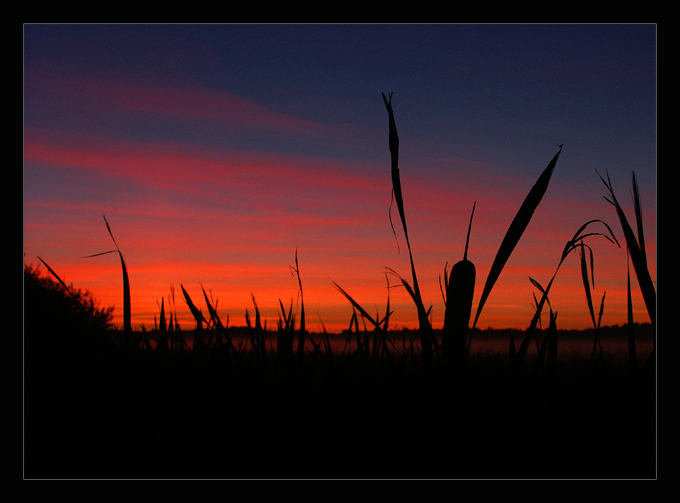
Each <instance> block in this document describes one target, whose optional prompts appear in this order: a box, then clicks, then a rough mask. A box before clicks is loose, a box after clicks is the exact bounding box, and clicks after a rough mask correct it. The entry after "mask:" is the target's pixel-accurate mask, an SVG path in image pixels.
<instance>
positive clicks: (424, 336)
mask: <svg viewBox="0 0 680 503" xmlns="http://www.w3.org/2000/svg"><path fill="white" fill-rule="evenodd" d="M382 97H383V101H384V102H385V107H386V108H387V113H388V116H389V120H388V125H389V149H390V156H391V165H392V192H393V194H394V199H395V200H396V202H397V208H398V209H399V217H400V218H401V224H402V227H403V228H404V237H405V238H406V246H407V248H408V254H409V260H410V262H411V275H412V276H413V295H412V298H413V301H414V303H415V304H416V310H417V312H418V323H419V325H420V337H421V346H422V352H423V358H424V359H425V360H430V359H431V358H432V351H433V344H434V334H433V332H432V325H431V324H430V320H429V319H428V316H427V311H426V310H425V306H424V304H423V300H422V297H421V295H420V287H419V286H418V279H417V277H416V269H415V266H414V264H413V254H412V253H411V243H410V242H409V239H408V229H407V227H406V215H405V213H404V199H403V197H402V191H401V180H400V178H399V135H398V134H397V125H396V121H395V119H394V111H393V109H392V93H390V94H389V99H388V97H386V96H385V93H382Z"/></svg>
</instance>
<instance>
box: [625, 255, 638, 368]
mask: <svg viewBox="0 0 680 503" xmlns="http://www.w3.org/2000/svg"><path fill="white" fill-rule="evenodd" d="M626 269H627V271H626V272H627V283H626V287H627V289H628V303H627V304H628V305H627V307H628V361H629V366H630V370H631V373H632V374H633V375H634V374H635V372H636V371H637V355H636V351H635V327H634V325H633V297H632V294H631V289H630V254H627V256H626Z"/></svg>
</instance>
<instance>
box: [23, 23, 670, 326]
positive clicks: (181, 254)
mask: <svg viewBox="0 0 680 503" xmlns="http://www.w3.org/2000/svg"><path fill="white" fill-rule="evenodd" d="M23 78H24V95H23V105H24V107H23V110H24V117H23V120H24V164H23V194H24V203H23V221H24V225H23V234H24V235H23V239H24V263H26V264H33V265H34V266H38V265H39V264H40V261H39V260H38V258H37V257H41V258H42V259H43V260H45V261H46V262H47V263H48V264H49V265H50V266H51V267H52V268H53V269H54V270H55V271H56V272H57V273H58V274H59V275H60V276H61V277H62V278H63V279H64V280H65V281H66V282H67V283H73V285H74V286H75V287H76V288H80V289H83V290H89V291H90V292H92V294H93V295H94V297H95V298H96V299H98V300H99V301H100V302H101V304H102V305H113V306H115V311H114V321H115V322H116V323H117V324H121V323H122V312H123V307H122V303H123V293H122V275H121V267H120V262H119V260H118V257H117V255H114V254H109V255H103V256H99V257H94V258H83V257H85V256H88V255H92V254H95V253H99V252H103V251H107V250H111V249H113V248H114V245H113V242H112V240H111V238H110V236H109V234H108V232H107V230H106V226H105V223H104V219H103V217H102V215H105V216H106V219H107V220H108V222H109V224H110V226H111V230H112V231H113V235H114V237H115V239H116V242H117V243H118V245H119V247H120V250H121V251H122V253H123V255H124V257H125V260H126V262H127V266H128V271H129V275H130V286H131V298H132V324H133V327H134V328H139V327H140V326H141V325H142V324H143V325H145V326H146V328H152V327H153V323H154V321H153V317H154V314H155V315H157V314H158V312H159V309H158V305H159V304H160V301H161V299H162V298H165V302H166V305H167V302H168V297H169V295H170V292H171V288H172V287H174V289H175V303H176V311H177V314H178V315H179V318H180V321H181V323H182V326H183V328H192V326H193V322H192V318H191V315H190V312H189V309H188V308H187V306H186V304H185V303H184V300H183V298H182V295H181V290H180V285H183V286H184V288H185V289H186V290H187V291H188V292H189V293H190V294H191V295H192V297H193V299H194V301H195V302H196V303H197V304H198V306H199V307H201V308H202V309H203V311H204V313H206V312H207V309H206V308H205V304H204V302H203V297H202V295H203V294H202V291H201V285H202V286H203V287H204V288H205V290H206V291H207V292H212V295H213V297H215V298H217V299H218V311H219V313H220V314H221V315H222V316H223V318H225V319H226V317H227V316H229V323H230V325H231V326H235V325H244V324H245V319H244V314H245V310H246V308H248V309H250V310H251V312H252V300H251V295H253V296H254V297H255V299H256V301H257V304H258V306H259V307H260V309H261V311H262V313H263V315H264V316H265V317H266V318H267V319H268V325H269V326H271V327H272V328H275V324H276V310H277V307H278V302H279V299H281V300H282V302H283V303H284V305H286V306H288V305H289V304H290V302H291V299H292V300H293V302H296V296H297V290H298V285H297V278H296V277H294V276H293V275H292V274H291V268H290V266H291V265H294V263H295V252H296V249H297V250H298V261H299V270H300V275H301V279H302V286H303V289H304V301H305V311H306V315H307V325H308V328H309V329H310V330H320V329H321V324H320V323H321V322H323V323H324V325H325V327H326V328H327V329H328V330H329V331H340V330H342V329H344V328H346V327H347V326H348V324H349V320H350V317H351V315H352V308H351V305H350V304H349V303H348V301H347V300H346V299H345V298H344V297H343V296H342V295H341V294H340V293H339V292H338V291H337V290H336V289H335V287H334V286H333V283H332V282H333V281H334V282H336V283H338V284H339V285H340V286H342V288H343V289H345V290H346V291H347V292H348V293H349V294H350V295H352V296H353V297H354V298H355V299H356V300H357V301H358V302H360V303H361V304H362V305H364V306H365V307H366V308H367V309H368V310H369V312H371V311H373V312H375V310H376V309H377V310H379V311H380V313H383V312H384V310H385V305H386V301H387V296H388V290H387V288H386V286H387V279H389V282H390V285H391V286H396V285H397V284H398V280H397V278H395V277H393V276H388V277H387V278H386V275H385V273H386V267H389V268H392V269H394V270H396V271H397V272H399V273H400V274H401V275H402V276H404V277H405V278H408V279H409V280H410V267H409V261H408V253H407V251H406V242H405V240H404V235H403V231H402V229H401V225H400V224H399V219H398V214H397V209H396V206H393V207H392V217H393V221H394V225H395V230H396V239H395V236H394V235H393V233H392V228H391V226H390V219H389V210H390V202H391V188H392V185H391V177H390V153H389V150H388V115H387V111H386V109H385V105H384V103H383V100H382V97H381V92H385V93H388V92H393V93H394V95H393V98H392V105H393V107H394V113H395V117H396V123H397V128H398V131H399V138H400V173H401V182H402V187H403V195H404V204H405V211H406V220H407V224H408V228H409V238H410V241H411V247H412V250H413V258H414V262H415V267H416V271H417V273H418V280H419V283H420V287H421V290H422V294H423V300H424V301H425V303H426V305H433V306H434V307H433V310H432V322H433V325H434V326H435V328H439V327H441V325H442V323H443V313H444V304H443V300H442V295H441V293H440V289H439V277H440V275H441V274H442V273H443V271H444V266H445V264H446V263H447V262H448V264H449V265H452V264H454V263H455V262H457V261H458V260H460V259H462V257H463V249H464V246H465V237H466V233H467V227H468V222H469V217H470V212H471V210H472V206H473V203H475V201H476V210H475V215H474V220H473V223H472V231H471V235H470V245H469V256H468V258H469V259H470V260H471V261H472V262H473V263H474V264H475V266H476V269H477V282H476V286H475V296H474V302H473V315H474V310H475V309H476V305H477V303H478V301H479V296H480V294H481V292H482V289H483V286H484V281H485V280H486V277H487V274H488V271H489V268H490V267H491V264H492V262H493V259H494V256H495V254H496V252H497V250H498V247H499V245H500V243H501V241H502V239H503V236H504V235H505V232H506V230H507V229H508V226H509V224H510V222H511V221H512V219H513V217H514V216H515V213H516V212H517V210H518V209H519V207H520V205H521V203H522V201H523V200H524V197H525V196H526V195H527V193H528V192H529V190H530V189H531V187H532V185H533V184H534V182H535V181H536V179H537V178H538V176H539V175H540V174H541V172H542V171H543V169H544V168H545V167H546V166H547V165H548V163H549V162H550V160H551V159H552V158H553V156H554V155H555V153H556V152H557V151H558V144H564V147H563V150H562V154H561V156H560V158H559V160H558V162H557V167H556V169H555V171H554V174H553V177H552V180H551V183H550V186H549V188H548V191H547V193H546V195H545V197H544V199H543V201H542V202H541V204H540V206H539V207H538V209H537V211H536V213H535V215H534V217H533V220H532V221H531V223H530V225H529V227H528V229H527V231H526V233H525V234H524V236H523V237H522V240H521V241H520V242H519V244H518V246H517V248H516V249H515V251H514V253H513V255H512V256H511V257H510V260H509V261H508V264H507V266H506V268H505V269H504V270H503V272H502V274H501V276H500V278H499V280H498V283H497V284H496V286H495V288H494V290H493V291H492V292H491V295H490V296H489V298H488V300H487V302H486V305H485V307H484V311H483V313H482V315H481V317H480V320H479V324H478V326H479V327H480V328H486V327H489V326H491V327H494V328H503V327H517V328H526V327H527V326H528V325H529V322H530V320H531V317H532V315H533V308H532V303H533V297H532V294H533V293H535V292H537V290H536V288H535V287H534V286H533V285H532V284H531V282H530V281H529V278H530V277H531V278H534V279H535V280H537V281H538V282H540V283H542V284H544V285H546V284H547V283H548V282H549V280H550V278H551V277H552V275H553V273H554V272H555V268H556V267H557V264H558V262H559V259H560V254H561V252H562V249H563V247H564V245H565V243H566V242H567V241H568V240H569V239H570V238H571V237H572V236H573V234H574V233H575V232H576V230H577V229H578V228H579V227H580V226H581V224H583V223H585V222H586V221H588V220H591V219H602V220H604V221H606V222H607V223H609V224H610V225H611V227H612V229H613V231H614V233H615V235H616V237H617V238H618V239H619V240H620V241H621V243H622V247H621V248H617V247H616V246H615V245H612V244H611V243H609V242H608V241H606V240H605V239H603V238H601V237H598V236H594V237H592V238H591V239H590V240H589V241H588V242H589V244H590V245H591V246H592V249H593V252H594V267H595V288H594V291H593V297H594V301H595V303H596V310H597V308H598V307H599V303H600V299H601V298H602V295H603V294H604V292H606V300H605V309H604V316H603V319H602V323H603V324H605V325H613V324H623V323H625V322H626V250H625V244H624V243H625V241H624V239H623V234H622V232H621V227H620V225H619V222H618V219H617V217H616V212H615V210H614V208H613V207H612V206H611V205H610V204H608V203H607V201H605V200H604V198H603V196H605V195H606V194H607V190H606V188H605V187H604V185H603V184H602V182H601V181H600V179H599V177H598V175H597V173H596V170H597V172H599V173H601V174H603V175H604V174H605V173H606V172H608V173H609V176H610V178H611V181H612V183H613V186H614V190H615V194H616V196H617V198H618V199H619V201H620V202H621V203H622V204H623V206H624V209H625V210H626V212H627V214H628V216H629V219H631V221H634V214H633V211H632V198H631V195H630V194H631V175H632V172H633V171H635V173H636V174H637V176H638V182H639V185H640V189H641V196H642V206H643V211H644V214H643V216H644V225H645V242H646V246H647V254H648V262H649V266H650V271H651V276H652V280H654V282H656V279H657V278H656V251H657V250H656V236H657V227H656V217H657V214H656V205H657V202H656V186H657V180H656V169H657V168H656V26H655V25H652V24H649V25H594V24H587V25H504V24H501V25H465V24H464V25H456V24H445V25H382V24H375V25H373V24H370V25H307V24H300V25H279V24H270V25H250V24H248V25H230V24H219V25H202V24H199V25H181V24H180V25H176V24H170V25H164V24H161V25H143V24H139V25H98V24H97V25H49V24H46V25H43V24H27V25H24V74H23ZM592 230H594V231H605V229H604V227H602V226H600V227H597V226H595V227H593V228H592ZM41 270H45V268H44V266H42V265H41ZM631 274H632V275H633V276H632V282H633V286H634V292H633V293H634V296H633V302H634V307H635V320H636V321H639V322H646V321H649V318H648V316H647V314H646V310H645V307H644V303H643V301H642V298H641V296H640V295H639V289H638V287H637V281H636V279H635V277H634V274H633V272H632V269H631ZM389 296H390V306H391V309H393V310H394V314H393V317H392V321H391V326H392V327H395V326H396V327H414V326H416V325H417V316H416V310H415V307H414V305H413V303H412V302H411V300H410V298H409V296H408V294H407V293H406V292H405V291H404V289H403V288H396V287H395V288H391V289H390V290H389ZM550 301H551V304H552V306H553V308H554V309H555V310H557V311H558V313H559V314H558V318H557V324H558V327H559V328H588V327H590V326H592V322H591V321H590V315H589V313H588V308H587V304H586V300H585V294H584V290H583V286H582V282H581V276H580V262H579V257H578V254H577V253H574V254H572V255H571V256H570V257H569V258H568V259H567V260H566V261H565V263H564V264H563V266H562V268H561V269H560V272H559V273H558V275H557V278H556V280H555V283H554V285H553V288H552V291H551V296H550Z"/></svg>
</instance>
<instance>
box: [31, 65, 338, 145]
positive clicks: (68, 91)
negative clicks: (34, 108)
mask: <svg viewBox="0 0 680 503" xmlns="http://www.w3.org/2000/svg"><path fill="white" fill-rule="evenodd" d="M24 85H25V94H26V96H27V99H29V100H30V101H31V102H39V101H40V100H41V99H48V100H56V102H55V101H52V105H53V106H54V105H56V106H60V105H61V106H63V107H65V108H67V109H69V110H71V111H79V112H85V113H87V114H89V115H99V118H100V119H102V118H103V117H102V114H103V115H104V117H106V116H110V117H116V116H117V117H120V116H122V115H125V116H128V117H130V119H135V118H136V119H137V120H139V118H140V117H152V118H154V117H155V118H160V119H169V120H182V121H193V120H201V121H207V122H208V123H212V124H215V123H218V124H220V123H221V124H226V125H230V126H233V127H238V128H257V129H261V130H267V131H276V132H282V133H295V134H307V135H309V134H312V135H313V134H328V133H331V132H333V131H337V130H338V126H335V125H332V124H326V123H321V122H318V121H311V120H306V119H303V118H299V117H295V116H294V115H291V114H287V113H284V112H280V111H277V110H274V109H272V108H271V107H268V106H266V105H264V104H261V103H257V102H255V101H253V100H251V99H248V98H246V97H243V96H239V95H237V94H234V93H231V92H227V91H225V90H223V89H217V88H211V87H208V86H207V85H205V84H201V83H198V82H196V81H190V80H185V81H182V82H179V81H177V80H173V81H158V80H155V79H150V78H148V77H147V78H146V79H145V80H141V81H140V80H135V78H134V77H130V76H128V77H126V78H122V77H120V78H118V79H111V78H106V79H104V78H98V77H94V76H81V75H74V74H68V75H67V74H59V73H52V72H45V71H43V72H37V73H36V72H27V73H26V75H25V79H24ZM43 97H44V98H43Z"/></svg>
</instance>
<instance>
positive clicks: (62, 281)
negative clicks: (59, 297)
mask: <svg viewBox="0 0 680 503" xmlns="http://www.w3.org/2000/svg"><path fill="white" fill-rule="evenodd" d="M38 260H40V262H42V263H43V264H45V267H47V270H48V271H50V274H52V276H54V277H55V278H57V281H59V283H61V286H63V287H64V289H65V290H66V291H67V292H68V293H71V290H70V288H69V287H68V286H66V283H64V280H63V279H61V278H60V277H59V275H58V274H57V273H56V272H54V270H53V269H52V268H51V267H50V266H49V265H47V262H45V261H44V260H43V259H41V258H40V257H38Z"/></svg>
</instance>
